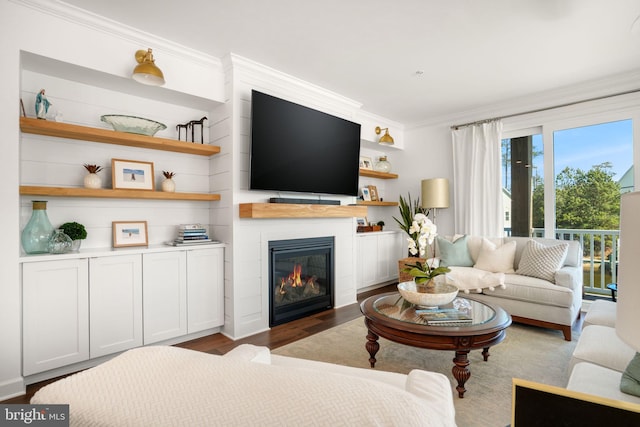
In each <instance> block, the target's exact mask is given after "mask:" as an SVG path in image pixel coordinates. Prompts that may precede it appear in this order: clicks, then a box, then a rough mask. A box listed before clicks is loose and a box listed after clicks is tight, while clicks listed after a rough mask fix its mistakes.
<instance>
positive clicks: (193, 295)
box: [187, 248, 224, 333]
mask: <svg viewBox="0 0 640 427" xmlns="http://www.w3.org/2000/svg"><path fill="white" fill-rule="evenodd" d="M223 269H224V250H223V248H207V249H197V250H196V249H194V250H189V251H187V306H188V321H187V325H188V326H187V330H188V332H189V333H193V332H199V331H202V330H205V329H209V328H215V327H218V326H221V325H223V324H224V274H223Z"/></svg>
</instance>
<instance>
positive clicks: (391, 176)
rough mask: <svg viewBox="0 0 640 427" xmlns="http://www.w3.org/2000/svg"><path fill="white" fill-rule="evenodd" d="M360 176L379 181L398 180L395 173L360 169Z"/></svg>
mask: <svg viewBox="0 0 640 427" xmlns="http://www.w3.org/2000/svg"><path fill="white" fill-rule="evenodd" d="M360 176H368V177H369V178H379V179H398V174H395V173H387V172H378V171H374V170H371V169H362V168H361V169H360Z"/></svg>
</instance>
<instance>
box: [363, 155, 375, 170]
mask: <svg viewBox="0 0 640 427" xmlns="http://www.w3.org/2000/svg"><path fill="white" fill-rule="evenodd" d="M360 169H370V170H373V163H371V157H366V156H360Z"/></svg>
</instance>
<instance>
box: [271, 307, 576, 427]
mask: <svg viewBox="0 0 640 427" xmlns="http://www.w3.org/2000/svg"><path fill="white" fill-rule="evenodd" d="M366 335H367V330H366V328H365V326H364V319H363V318H358V319H355V320H352V321H350V322H347V323H345V324H343V325H340V326H336V327H335V328H332V329H329V330H327V331H324V332H320V333H318V334H315V335H312V336H310V337H308V338H305V339H302V340H300V341H296V342H294V343H291V344H288V345H286V346H283V347H280V348H277V349H275V350H273V353H274V354H279V355H282V356H291V357H298V358H302V359H309V360H318V361H322V362H330V363H337V364H341V365H347V366H353V367H358V368H366V369H371V368H370V367H369V362H368V359H369V353H367V351H366V349H365V343H366V338H365V337H366ZM578 338H579V331H573V341H571V342H568V341H565V340H564V338H563V336H562V333H560V332H558V331H552V330H549V329H543V328H536V327H532V326H526V325H519V324H514V325H511V326H510V327H509V328H508V329H507V336H506V338H505V340H504V341H503V342H502V343H500V344H498V345H496V346H495V347H492V348H491V349H490V354H491V355H490V356H489V360H488V361H487V362H484V361H483V358H482V354H481V350H477V351H472V352H471V353H470V354H469V360H470V362H471V364H470V365H469V369H470V370H471V378H470V379H469V380H468V381H467V383H466V384H465V388H466V389H467V392H466V393H465V396H464V398H463V399H460V398H458V394H457V392H456V391H455V386H456V385H457V382H456V381H455V379H454V378H453V375H452V374H451V368H452V367H453V357H454V353H453V352H452V351H439V350H425V349H419V348H414V347H410V346H407V345H403V344H397V343H394V342H391V341H388V340H385V339H383V338H380V341H379V342H380V351H379V352H378V354H376V359H377V362H376V367H375V369H377V370H384V371H392V372H400V373H404V374H406V373H408V372H409V371H411V370H412V369H424V370H428V371H435V372H440V373H443V374H445V375H446V376H447V377H448V378H449V379H450V382H451V390H452V393H453V394H454V404H455V407H456V421H457V424H458V426H459V427H475V426H478V427H492V426H502V427H504V426H507V425H509V424H510V423H511V403H512V399H511V390H512V378H522V379H526V380H531V381H536V382H540V383H544V384H549V385H555V386H560V387H564V386H566V384H567V381H568V379H569V372H568V365H569V359H570V358H571V354H572V352H573V349H574V347H575V345H576V343H577V340H578ZM541 410H544V409H541Z"/></svg>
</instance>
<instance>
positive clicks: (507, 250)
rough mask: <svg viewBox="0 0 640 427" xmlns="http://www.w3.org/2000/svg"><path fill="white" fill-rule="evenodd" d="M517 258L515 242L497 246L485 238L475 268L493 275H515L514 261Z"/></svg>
mask: <svg viewBox="0 0 640 427" xmlns="http://www.w3.org/2000/svg"><path fill="white" fill-rule="evenodd" d="M515 256H516V242H515V241H511V242H507V243H505V244H504V245H502V246H496V245H495V244H494V243H492V242H491V241H489V240H488V239H486V238H483V239H482V246H481V247H480V253H479V254H478V259H477V261H476V263H475V265H474V267H475V268H479V269H480V270H484V271H490V272H492V273H513V259H514V258H515Z"/></svg>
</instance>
